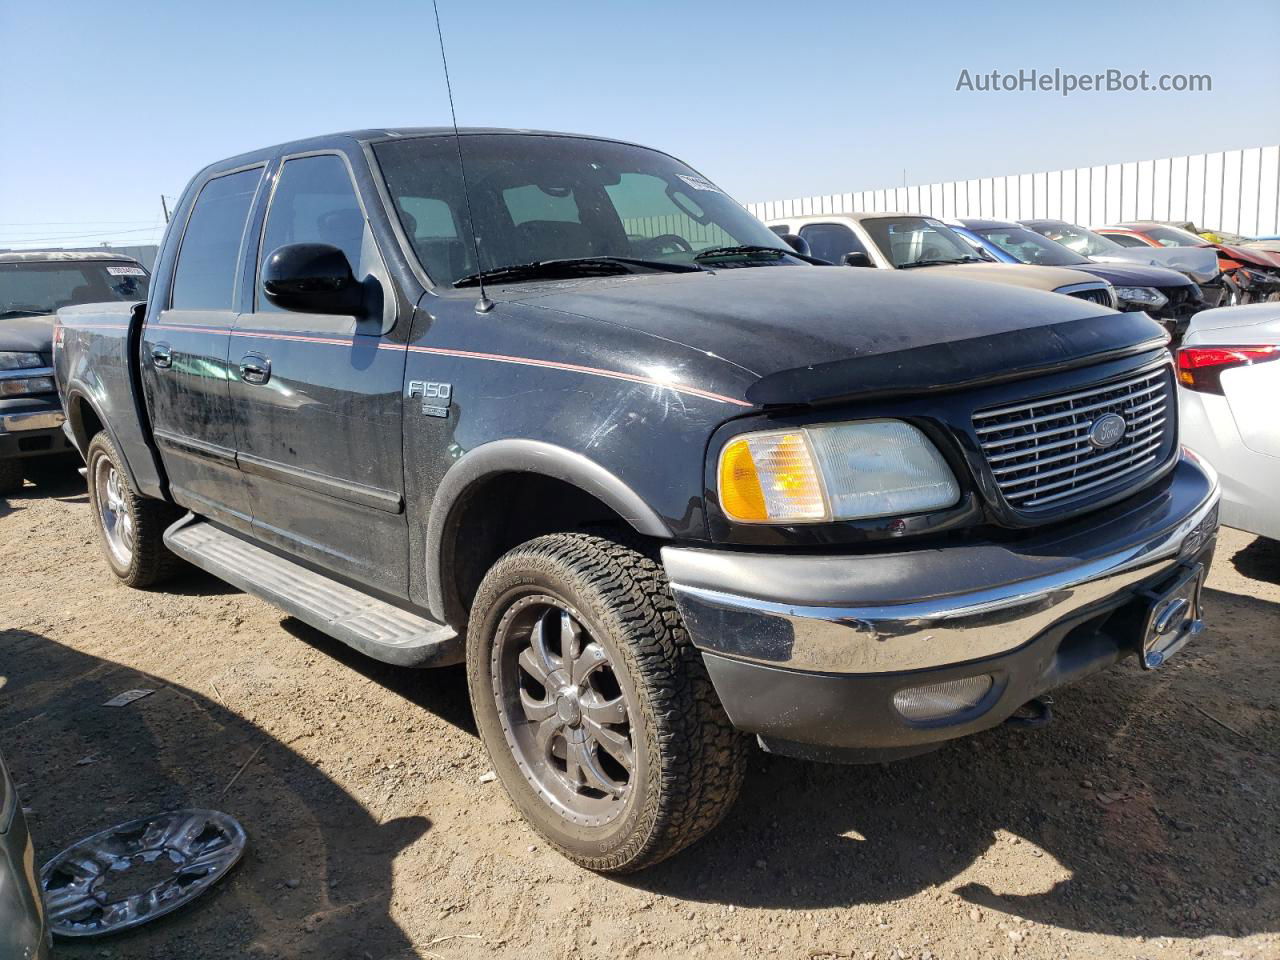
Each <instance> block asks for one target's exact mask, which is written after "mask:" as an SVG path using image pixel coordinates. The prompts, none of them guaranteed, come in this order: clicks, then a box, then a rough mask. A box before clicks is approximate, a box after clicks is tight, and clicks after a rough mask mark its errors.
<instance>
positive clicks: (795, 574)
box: [662, 454, 1220, 674]
mask: <svg viewBox="0 0 1280 960" xmlns="http://www.w3.org/2000/svg"><path fill="white" fill-rule="evenodd" d="M1219 499H1220V493H1219V488H1218V481H1217V476H1216V474H1214V472H1213V470H1212V468H1211V467H1209V466H1208V465H1207V464H1204V463H1202V462H1201V461H1199V460H1197V459H1195V458H1194V457H1193V456H1191V455H1187V454H1184V456H1183V458H1182V460H1181V461H1180V462H1179V463H1178V465H1177V467H1176V468H1175V469H1174V471H1173V472H1172V473H1171V474H1170V475H1169V476H1168V477H1167V478H1165V479H1163V480H1161V481H1160V482H1159V483H1158V484H1156V485H1155V486H1154V487H1152V488H1149V489H1148V490H1146V491H1143V493H1141V494H1138V495H1136V496H1135V497H1133V498H1130V500H1128V501H1126V502H1124V503H1122V504H1118V505H1116V506H1113V507H1111V508H1108V509H1106V510H1103V511H1100V512H1099V513H1098V514H1096V515H1093V516H1090V517H1087V518H1081V519H1079V520H1076V521H1072V522H1071V523H1070V524H1068V525H1067V527H1068V529H1065V530H1055V531H1051V532H1048V533H1044V532H1038V533H1037V532H1029V533H1028V535H1027V537H1026V538H1025V539H1022V540H1018V541H1013V542H1010V543H979V544H972V545H970V544H957V545H955V546H952V547H945V548H941V549H930V550H917V551H907V552H897V553H878V554H861V555H852V556H837V557H831V556H812V555H782V556H778V555H773V554H741V553H735V552H731V551H727V550H706V549H700V548H685V547H666V548H664V549H663V551H662V558H663V562H664V564H665V566H666V569H667V575H668V577H669V579H670V581H671V587H672V590H673V592H674V594H675V598H676V603H677V605H678V606H679V608H680V612H681V614H682V615H683V617H684V621H685V624H686V626H687V628H688V630H689V633H690V635H691V636H692V638H693V640H694V643H695V644H696V645H697V646H698V648H699V649H701V650H703V651H704V652H706V653H710V654H717V655H722V656H725V657H729V658H732V659H734V660H738V661H745V662H748V663H755V664H761V665H766V666H772V667H780V668H783V669H786V670H795V671H813V672H822V673H835V674H880V673H891V672H901V671H910V670H922V669H929V668H937V667H944V666H951V665H955V664H961V663H967V662H970V661H974V660H981V659H983V658H987V657H993V656H996V655H999V654H1003V653H1008V652H1009V651H1012V650H1016V649H1018V648H1019V647H1022V646H1023V645H1025V644H1028V643H1030V642H1031V641H1032V640H1034V639H1035V638H1036V637H1037V636H1039V635H1041V634H1042V633H1043V632H1044V631H1046V630H1047V629H1048V628H1050V627H1051V626H1052V625H1053V624H1055V623H1058V622H1060V621H1062V620H1065V619H1067V618H1069V617H1071V616H1072V615H1074V614H1078V613H1080V612H1082V611H1085V610H1087V609H1088V608H1090V607H1092V606H1095V605H1100V604H1103V603H1105V602H1106V601H1107V600H1108V599H1109V598H1111V597H1113V596H1115V595H1117V594H1119V593H1122V592H1123V591H1125V590H1126V589H1127V588H1130V587H1133V586H1134V585H1136V584H1139V583H1142V582H1144V581H1148V580H1157V579H1159V578H1160V577H1162V576H1163V575H1165V574H1167V573H1168V572H1169V571H1171V570H1172V569H1173V568H1174V567H1175V566H1177V564H1178V563H1180V562H1181V561H1182V560H1183V559H1185V558H1187V557H1190V556H1193V555H1195V554H1196V553H1198V552H1199V551H1200V549H1201V548H1202V547H1203V546H1204V545H1205V543H1206V542H1207V541H1208V540H1209V539H1211V538H1212V536H1213V534H1214V532H1215V531H1216V529H1217V524H1218V501H1219Z"/></svg>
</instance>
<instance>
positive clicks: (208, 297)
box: [170, 169, 262, 310]
mask: <svg viewBox="0 0 1280 960" xmlns="http://www.w3.org/2000/svg"><path fill="white" fill-rule="evenodd" d="M260 179H262V170H261V169H256V170H242V171H241V172H240V173H233V174H231V175H230V176H226V177H218V178H216V179H214V180H210V181H209V182H208V183H206V184H205V185H204V187H203V188H202V189H201V190H200V196H199V197H197V198H196V202H195V206H194V207H193V208H192V210H191V216H190V218H189V219H188V220H187V229H186V231H185V232H184V233H183V235H182V247H181V249H180V250H179V251H178V266H177V268H176V269H175V270H174V273H173V295H172V298H171V300H170V306H171V308H172V309H174V310H230V309H231V308H232V297H233V295H234V293H235V285H236V267H237V265H238V264H239V262H240V242H241V239H242V238H243V237H244V224H245V220H246V219H248V216H249V207H250V206H251V205H252V203H253V194H254V191H256V190H257V189H258V181H259V180H260Z"/></svg>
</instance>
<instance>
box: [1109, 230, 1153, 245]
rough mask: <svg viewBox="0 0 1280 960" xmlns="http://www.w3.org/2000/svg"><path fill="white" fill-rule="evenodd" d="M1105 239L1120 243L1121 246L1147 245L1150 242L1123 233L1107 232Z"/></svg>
mask: <svg viewBox="0 0 1280 960" xmlns="http://www.w3.org/2000/svg"><path fill="white" fill-rule="evenodd" d="M1107 239H1108V240H1111V241H1113V242H1115V243H1118V244H1120V246H1122V247H1149V246H1151V244H1149V243H1147V241H1145V240H1140V239H1139V238H1137V237H1131V236H1129V235H1128V234H1124V233H1108V234H1107Z"/></svg>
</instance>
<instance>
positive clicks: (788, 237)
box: [778, 233, 813, 257]
mask: <svg viewBox="0 0 1280 960" xmlns="http://www.w3.org/2000/svg"><path fill="white" fill-rule="evenodd" d="M778 236H780V237H781V238H782V239H783V240H785V241H786V242H787V246H789V247H790V248H791V249H792V250H794V251H795V252H796V253H798V254H800V256H802V257H811V256H813V254H812V253H810V252H809V241H808V240H806V239H805V238H804V237H802V236H800V234H798V233H780V234H778Z"/></svg>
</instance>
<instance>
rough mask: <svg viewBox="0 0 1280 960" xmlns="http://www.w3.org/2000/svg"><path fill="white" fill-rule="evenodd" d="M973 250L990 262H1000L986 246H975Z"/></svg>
mask: <svg viewBox="0 0 1280 960" xmlns="http://www.w3.org/2000/svg"><path fill="white" fill-rule="evenodd" d="M973 252H974V253H976V254H977V255H978V256H979V257H980V258H981V259H983V260H986V261H987V262H988V263H999V262H1000V261H999V260H997V259H996V258H995V254H993V253H992V252H991V251H990V250H988V249H987V248H986V247H974V248H973Z"/></svg>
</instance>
